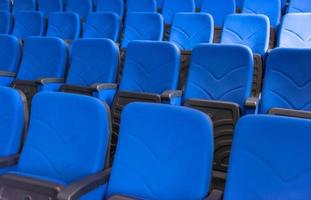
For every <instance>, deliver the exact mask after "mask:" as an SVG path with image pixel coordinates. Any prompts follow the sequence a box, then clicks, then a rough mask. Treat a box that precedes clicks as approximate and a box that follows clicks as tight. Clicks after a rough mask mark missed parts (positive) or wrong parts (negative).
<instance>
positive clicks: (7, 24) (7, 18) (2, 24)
mask: <svg viewBox="0 0 311 200" xmlns="http://www.w3.org/2000/svg"><path fill="white" fill-rule="evenodd" d="M12 24H13V19H12V16H11V13H9V12H7V11H0V34H10V33H11V31H12Z"/></svg>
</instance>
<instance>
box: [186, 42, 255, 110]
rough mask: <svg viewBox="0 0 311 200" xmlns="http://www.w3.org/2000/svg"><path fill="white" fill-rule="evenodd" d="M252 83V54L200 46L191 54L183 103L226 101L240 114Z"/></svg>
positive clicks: (236, 48) (246, 50)
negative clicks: (233, 104)
mask: <svg viewBox="0 0 311 200" xmlns="http://www.w3.org/2000/svg"><path fill="white" fill-rule="evenodd" d="M237 58H238V59H237ZM252 80H253V54H252V52H251V50H250V49H249V48H248V47H246V46H242V45H223V44H202V45H199V46H198V47H196V48H194V49H193V52H192V57H191V64H190V69H189V76H188V80H187V84H186V89H185V93H184V100H188V99H207V100H216V101H228V102H233V103H237V104H238V105H239V106H240V108H241V110H242V111H243V110H244V105H245V102H246V100H247V99H248V98H249V97H250V96H251V87H252Z"/></svg>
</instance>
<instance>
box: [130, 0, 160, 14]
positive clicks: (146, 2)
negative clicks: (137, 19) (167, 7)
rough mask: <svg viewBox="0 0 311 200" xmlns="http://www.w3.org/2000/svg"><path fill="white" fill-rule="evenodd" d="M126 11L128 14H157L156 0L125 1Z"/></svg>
mask: <svg viewBox="0 0 311 200" xmlns="http://www.w3.org/2000/svg"><path fill="white" fill-rule="evenodd" d="M126 11H127V13H130V12H157V2H156V0H127V1H126Z"/></svg>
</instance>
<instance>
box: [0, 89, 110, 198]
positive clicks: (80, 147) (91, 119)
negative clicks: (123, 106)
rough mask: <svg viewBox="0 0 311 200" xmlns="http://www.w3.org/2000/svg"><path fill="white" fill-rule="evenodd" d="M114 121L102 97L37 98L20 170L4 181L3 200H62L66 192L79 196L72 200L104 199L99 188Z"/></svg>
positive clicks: (45, 94) (0, 184)
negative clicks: (110, 119) (62, 195)
mask: <svg viewBox="0 0 311 200" xmlns="http://www.w3.org/2000/svg"><path fill="white" fill-rule="evenodd" d="M109 118H110V113H109V108H108V106H106V105H105V104H104V103H103V102H102V101H100V100H98V99H96V98H92V97H88V96H83V95H73V94H64V93H57V92H43V93H41V94H38V95H36V96H35V98H34V101H33V106H32V110H31V118H30V126H29V131H28V135H27V138H26V142H25V145H24V148H23V150H22V153H21V157H20V159H19V162H18V164H17V169H16V170H14V171H11V172H9V173H6V174H4V175H2V176H1V177H0V188H1V191H2V194H1V195H2V198H5V199H61V196H59V197H57V196H58V195H61V194H60V192H65V191H67V192H68V190H70V191H75V192H77V193H70V194H69V195H71V198H72V197H75V198H77V199H85V200H86V199H87V200H99V199H103V196H104V195H103V192H104V188H103V187H98V183H100V182H102V181H101V180H102V179H103V178H104V176H103V172H102V170H104V167H105V166H104V165H105V160H106V158H105V157H106V156H105V155H106V154H107V149H108V145H109V137H110V124H109ZM97 187H98V188H97ZM82 188H83V189H82ZM85 188H88V190H85ZM89 191H91V192H89ZM88 192H89V193H88ZM67 194H68V193H67ZM80 197H81V198H80Z"/></svg>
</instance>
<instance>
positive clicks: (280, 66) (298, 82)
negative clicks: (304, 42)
mask: <svg viewBox="0 0 311 200" xmlns="http://www.w3.org/2000/svg"><path fill="white" fill-rule="evenodd" d="M310 56H311V50H310V49H287V48H279V49H275V50H273V51H271V53H270V54H269V56H268V60H267V66H266V73H265V79H264V85H263V89H262V98H261V106H260V112H261V113H267V112H269V110H270V109H271V108H286V109H295V110H306V111H311V96H310V95H309V94H310V91H311V63H310Z"/></svg>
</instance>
